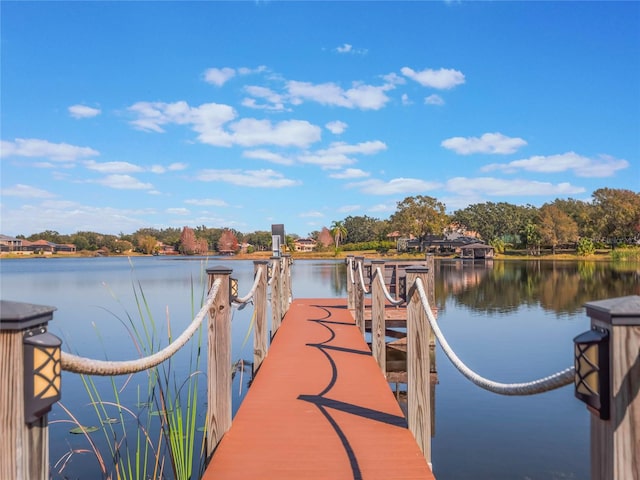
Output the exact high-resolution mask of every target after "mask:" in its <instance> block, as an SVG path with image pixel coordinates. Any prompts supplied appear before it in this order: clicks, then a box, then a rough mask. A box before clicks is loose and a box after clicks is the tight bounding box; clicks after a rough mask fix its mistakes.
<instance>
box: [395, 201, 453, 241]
mask: <svg viewBox="0 0 640 480" xmlns="http://www.w3.org/2000/svg"><path fill="white" fill-rule="evenodd" d="M389 221H390V223H391V225H392V228H393V229H394V230H398V231H400V232H401V233H403V234H412V235H414V236H415V237H417V238H418V239H420V240H424V239H425V238H426V236H427V235H441V234H442V232H443V231H444V228H445V227H446V226H447V224H448V216H447V214H446V213H445V205H444V203H442V202H439V201H438V200H437V199H435V198H433V197H429V196H427V195H418V196H415V197H406V198H405V199H404V200H402V201H400V202H398V204H397V209H396V212H395V213H394V214H393V215H391V218H390V220H389Z"/></svg>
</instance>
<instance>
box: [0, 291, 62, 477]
mask: <svg viewBox="0 0 640 480" xmlns="http://www.w3.org/2000/svg"><path fill="white" fill-rule="evenodd" d="M0 310H1V312H0V314H1V318H0V432H2V448H1V449H0V478H2V479H5V478H6V479H16V480H45V479H48V478H49V428H48V423H47V414H46V413H45V414H44V415H42V416H41V417H40V418H38V419H37V420H35V422H33V423H31V424H27V423H26V416H25V401H26V399H25V394H24V391H25V371H24V366H25V358H24V343H23V338H24V335H25V333H26V332H27V331H28V330H29V329H32V328H38V329H40V330H41V329H43V328H44V329H45V330H46V325H47V322H48V321H49V320H50V319H52V318H53V311H54V310H55V308H54V307H46V306H42V305H31V304H26V303H19V302H8V301H2V308H1V309H0ZM57 373H58V374H60V371H59V370H58V372H57Z"/></svg>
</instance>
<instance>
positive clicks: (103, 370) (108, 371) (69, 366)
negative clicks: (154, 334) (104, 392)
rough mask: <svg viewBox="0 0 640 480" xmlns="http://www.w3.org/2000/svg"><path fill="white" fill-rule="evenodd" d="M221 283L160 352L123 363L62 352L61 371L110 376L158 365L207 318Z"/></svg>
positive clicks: (217, 283) (213, 288)
mask: <svg viewBox="0 0 640 480" xmlns="http://www.w3.org/2000/svg"><path fill="white" fill-rule="evenodd" d="M221 282H222V279H220V278H218V279H217V280H216V281H215V282H213V285H212V288H211V291H210V292H209V295H208V296H207V298H206V300H205V302H204V305H203V306H202V308H201V309H200V311H199V312H198V314H197V315H196V316H195V317H194V319H193V321H192V322H191V323H190V324H189V326H188V327H187V328H186V329H185V331H184V332H182V333H181V334H180V336H179V337H178V338H176V339H175V340H174V341H173V342H171V343H170V344H169V345H167V346H166V347H165V348H163V349H162V350H160V351H158V352H156V353H154V354H152V355H148V356H146V357H142V358H138V359H136V360H123V361H108V360H94V359H92V358H85V357H78V356H77V355H73V354H71V353H67V352H62V359H61V360H62V369H63V370H66V371H67V372H73V373H82V374H87V375H101V376H111V375H126V374H129V373H136V372H141V371H143V370H147V369H149V368H152V367H155V366H156V365H159V364H160V363H162V362H164V361H165V360H167V359H169V358H170V357H171V356H173V354H175V353H176V352H177V351H178V350H180V349H181V348H182V347H183V346H184V345H185V344H186V343H187V341H189V339H190V338H191V337H192V336H193V334H194V333H195V332H196V331H197V330H198V328H199V327H200V324H201V323H202V320H203V319H204V318H205V317H206V316H207V313H208V311H209V308H211V304H212V303H213V301H214V300H215V298H216V295H217V294H218V290H219V289H220V284H221Z"/></svg>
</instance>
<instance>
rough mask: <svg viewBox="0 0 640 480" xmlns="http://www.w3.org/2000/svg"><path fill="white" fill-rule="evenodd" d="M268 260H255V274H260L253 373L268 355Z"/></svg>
mask: <svg viewBox="0 0 640 480" xmlns="http://www.w3.org/2000/svg"><path fill="white" fill-rule="evenodd" d="M268 264H269V261H268V260H255V261H254V262H253V269H254V272H255V275H260V280H258V286H257V288H256V291H255V293H254V295H253V300H254V306H253V308H254V309H255V315H256V322H255V327H254V331H253V373H254V374H255V373H256V372H257V371H258V369H259V368H260V365H262V361H263V360H264V357H265V356H266V355H267V343H268V338H269V335H268V333H267V265H268Z"/></svg>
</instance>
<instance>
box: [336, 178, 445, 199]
mask: <svg viewBox="0 0 640 480" xmlns="http://www.w3.org/2000/svg"><path fill="white" fill-rule="evenodd" d="M440 186H441V185H440V184H439V183H436V182H426V181H424V180H420V179H418V178H394V179H392V180H389V181H388V182H383V181H382V180H375V179H371V180H365V181H363V182H354V183H350V184H348V185H347V187H350V188H357V189H359V190H360V191H361V192H362V193H366V194H369V195H397V194H405V193H419V192H424V191H427V190H434V189H436V188H439V187H440Z"/></svg>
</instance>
